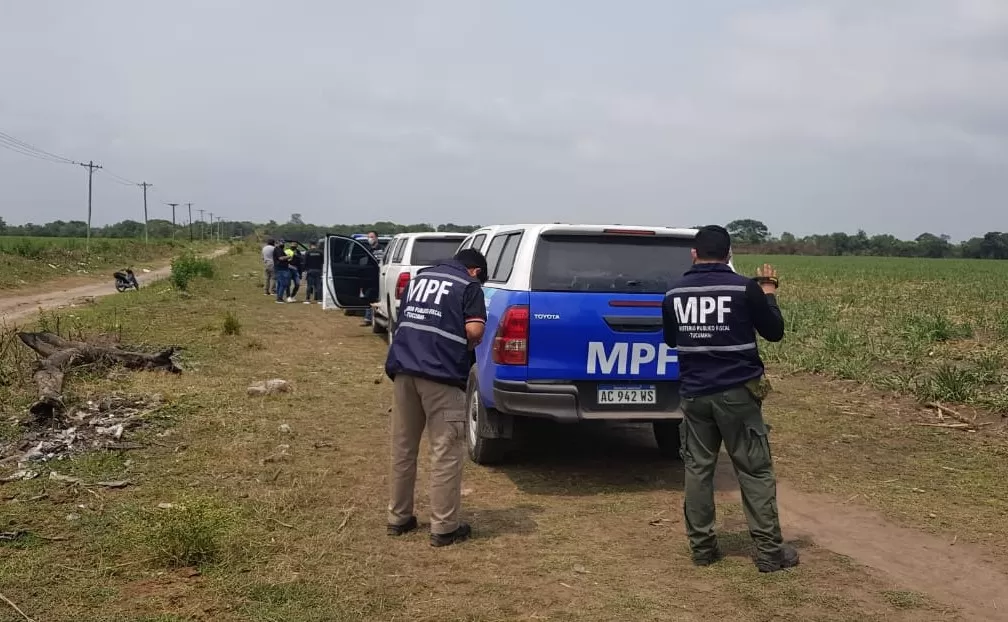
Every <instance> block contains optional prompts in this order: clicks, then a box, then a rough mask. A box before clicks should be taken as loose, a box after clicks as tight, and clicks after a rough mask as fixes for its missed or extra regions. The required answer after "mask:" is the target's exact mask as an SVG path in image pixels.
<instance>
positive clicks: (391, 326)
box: [385, 301, 395, 346]
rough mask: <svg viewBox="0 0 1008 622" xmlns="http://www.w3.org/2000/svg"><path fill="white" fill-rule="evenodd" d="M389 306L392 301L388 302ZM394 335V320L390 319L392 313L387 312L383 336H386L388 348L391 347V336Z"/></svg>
mask: <svg viewBox="0 0 1008 622" xmlns="http://www.w3.org/2000/svg"><path fill="white" fill-rule="evenodd" d="M389 304H392V301H389ZM391 308H392V307H389V309H391ZM394 333H395V319H393V318H392V312H391V311H389V318H388V328H386V329H385V334H386V336H387V338H388V344H389V346H391V345H392V335H393V334H394Z"/></svg>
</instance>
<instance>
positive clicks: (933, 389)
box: [737, 256, 1008, 409]
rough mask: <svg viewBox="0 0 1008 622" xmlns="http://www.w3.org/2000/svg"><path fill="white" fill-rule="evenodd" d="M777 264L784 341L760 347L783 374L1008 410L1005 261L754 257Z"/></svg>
mask: <svg viewBox="0 0 1008 622" xmlns="http://www.w3.org/2000/svg"><path fill="white" fill-rule="evenodd" d="M763 262H770V263H772V264H774V265H776V266H778V268H779V270H780V272H781V276H782V284H783V286H782V288H781V291H780V293H779V296H778V299H779V302H780V305H781V309H782V311H783V313H784V316H785V321H786V324H787V328H786V336H785V338H784V341H783V342H781V343H779V344H768V343H764V344H762V345H761V348H762V351H763V353H764V357H765V358H766V359H767V360H768V361H769V362H772V363H775V364H776V365H778V366H779V367H782V368H783V369H785V370H788V371H804V372H811V373H817V374H824V375H827V376H831V377H835V378H843V379H850V380H857V381H860V382H865V383H867V384H870V385H873V386H875V387H878V388H881V389H885V390H890V391H896V392H899V393H904V394H908V395H912V396H915V397H917V398H919V399H921V400H928V401H933V400H938V401H945V402H953V403H955V402H959V403H968V404H976V405H980V406H984V407H989V408H993V409H1003V408H1006V407H1008V389H1006V387H1005V381H1006V378H1005V373H1004V372H1003V369H1004V368H1005V365H1006V361H1008V262H998V261H990V262H984V261H971V260H931V259H901V258H873V257H849V258H848V257H756V256H743V257H739V258H738V259H737V264H738V270H739V271H740V272H743V273H752V271H753V270H754V269H755V267H756V265H758V264H761V263H763Z"/></svg>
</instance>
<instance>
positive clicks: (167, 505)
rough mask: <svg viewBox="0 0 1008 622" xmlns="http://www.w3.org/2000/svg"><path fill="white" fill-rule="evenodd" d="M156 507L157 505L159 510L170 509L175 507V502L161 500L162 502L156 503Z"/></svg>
mask: <svg viewBox="0 0 1008 622" xmlns="http://www.w3.org/2000/svg"><path fill="white" fill-rule="evenodd" d="M157 507H158V509H159V510H171V509H172V508H174V507H175V504H174V503H164V502H162V503H159V504H157Z"/></svg>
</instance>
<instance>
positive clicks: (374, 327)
mask: <svg viewBox="0 0 1008 622" xmlns="http://www.w3.org/2000/svg"><path fill="white" fill-rule="evenodd" d="M371 332H372V333H374V334H376V335H380V334H382V333H384V332H385V327H384V326H382V325H381V324H379V323H378V313H377V312H376V311H372V312H371Z"/></svg>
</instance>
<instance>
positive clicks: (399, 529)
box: [385, 516, 417, 536]
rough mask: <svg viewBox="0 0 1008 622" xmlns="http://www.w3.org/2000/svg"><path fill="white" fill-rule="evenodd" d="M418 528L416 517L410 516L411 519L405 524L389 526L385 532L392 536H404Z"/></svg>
mask: <svg viewBox="0 0 1008 622" xmlns="http://www.w3.org/2000/svg"><path fill="white" fill-rule="evenodd" d="M416 528H417V519H416V516H410V519H409V520H408V521H406V522H405V523H403V524H402V525H389V526H388V527H387V528H386V530H385V532H386V533H387V534H388V535H390V536H402V535H406V534H408V533H409V532H411V531H413V530H415V529H416Z"/></svg>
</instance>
